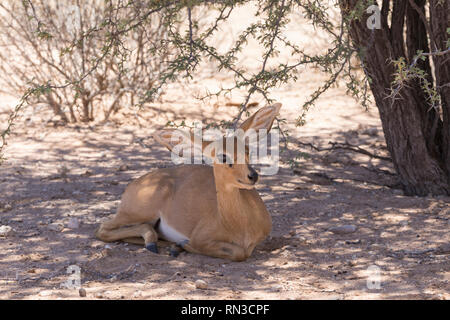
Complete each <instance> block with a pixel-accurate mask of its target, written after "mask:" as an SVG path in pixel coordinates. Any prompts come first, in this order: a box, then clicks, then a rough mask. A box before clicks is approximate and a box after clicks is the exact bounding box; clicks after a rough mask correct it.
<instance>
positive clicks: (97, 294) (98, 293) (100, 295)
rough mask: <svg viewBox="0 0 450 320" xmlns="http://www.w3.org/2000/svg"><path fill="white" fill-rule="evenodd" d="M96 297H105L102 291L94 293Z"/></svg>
mask: <svg viewBox="0 0 450 320" xmlns="http://www.w3.org/2000/svg"><path fill="white" fill-rule="evenodd" d="M94 297H95V298H97V299H103V293H101V292H96V293H95V294H94Z"/></svg>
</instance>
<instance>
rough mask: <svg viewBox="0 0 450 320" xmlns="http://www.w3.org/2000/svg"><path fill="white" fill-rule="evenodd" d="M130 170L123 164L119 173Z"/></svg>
mask: <svg viewBox="0 0 450 320" xmlns="http://www.w3.org/2000/svg"><path fill="white" fill-rule="evenodd" d="M128 169H130V167H129V166H127V165H126V164H123V165H121V166H120V167H119V171H127V170H128Z"/></svg>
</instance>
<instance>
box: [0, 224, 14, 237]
mask: <svg viewBox="0 0 450 320" xmlns="http://www.w3.org/2000/svg"><path fill="white" fill-rule="evenodd" d="M13 233H14V230H13V228H11V227H10V226H1V227H0V237H5V238H6V237H8V236H10V235H12V234H13Z"/></svg>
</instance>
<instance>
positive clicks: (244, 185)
mask: <svg viewBox="0 0 450 320" xmlns="http://www.w3.org/2000/svg"><path fill="white" fill-rule="evenodd" d="M237 181H238V182H239V184H240V185H242V186H243V188H245V189H251V188H253V187H254V186H255V184H256V182H251V183H248V182H243V181H242V180H241V179H238V180H237Z"/></svg>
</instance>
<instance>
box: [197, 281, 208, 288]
mask: <svg viewBox="0 0 450 320" xmlns="http://www.w3.org/2000/svg"><path fill="white" fill-rule="evenodd" d="M195 288H197V289H202V290H205V289H207V288H208V284H207V283H206V282H205V281H203V280H197V281H195Z"/></svg>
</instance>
